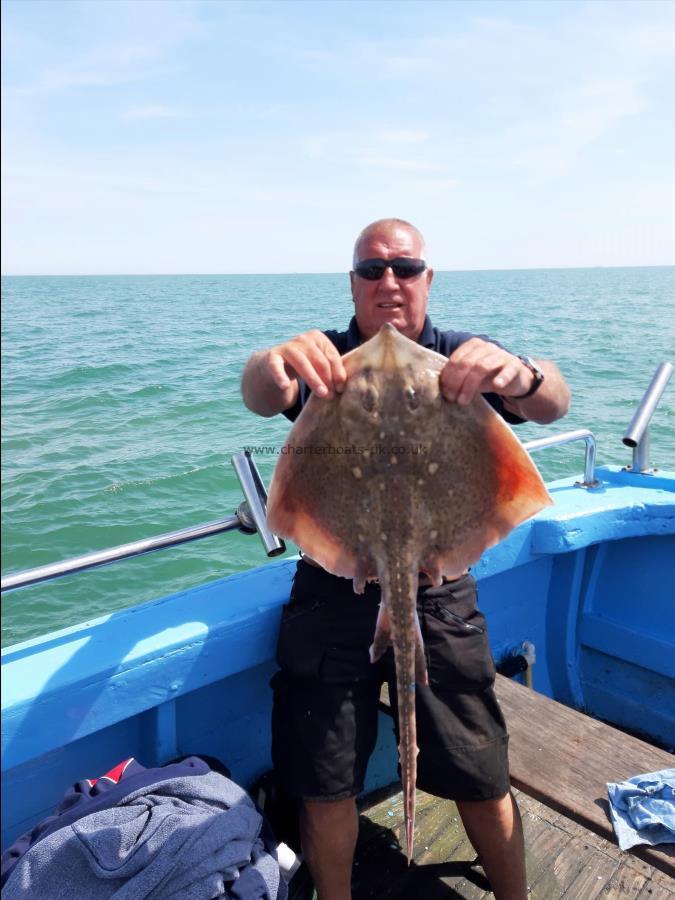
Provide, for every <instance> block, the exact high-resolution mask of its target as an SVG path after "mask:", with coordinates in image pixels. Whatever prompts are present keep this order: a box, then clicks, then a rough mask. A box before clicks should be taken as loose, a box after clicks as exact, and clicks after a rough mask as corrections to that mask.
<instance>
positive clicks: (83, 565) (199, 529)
mask: <svg viewBox="0 0 675 900" xmlns="http://www.w3.org/2000/svg"><path fill="white" fill-rule="evenodd" d="M240 525H241V522H240V520H239V517H238V516H228V517H227V518H226V519H216V520H215V521H214V522H206V523H205V524H204V525H195V526H194V527H192V528H182V529H180V531H169V532H167V533H166V534H160V535H157V536H156V537H153V538H144V539H143V540H140V541H132V542H131V543H129V544H120V546H118V547H110V548H108V549H107V550H98V551H96V552H94V553H87V554H86V555H85V556H77V557H74V558H73V559H67V560H64V561H63V562H57V563H51V564H50V565H47V566H38V567H37V568H35V569H28V570H27V571H25V572H18V573H17V574H16V575H8V576H7V577H6V578H3V579H2V583H1V588H0V589H1V590H2V591H12V590H15V589H16V588H21V587H28V585H30V584H39V583H40V582H41V581H50V580H51V579H52V578H61V577H62V576H63V575H71V574H73V573H74V572H82V571H84V570H85V569H94V568H96V567H98V566H107V565H108V564H109V563H112V562H117V561H118V560H121V559H131V558H132V557H134V556H141V555H142V554H143V553H151V552H152V551H153V550H162V549H163V548H165V547H176V546H178V545H179V544H186V543H188V541H196V540H199V539H200V538H205V537H210V536H211V535H213V534H222V533H223V532H225V531H233V530H234V529H236V528H239V527H240Z"/></svg>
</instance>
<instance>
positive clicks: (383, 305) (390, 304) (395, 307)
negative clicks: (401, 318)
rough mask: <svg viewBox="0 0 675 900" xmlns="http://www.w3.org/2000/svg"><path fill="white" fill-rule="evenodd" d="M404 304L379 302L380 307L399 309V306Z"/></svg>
mask: <svg viewBox="0 0 675 900" xmlns="http://www.w3.org/2000/svg"><path fill="white" fill-rule="evenodd" d="M401 306H403V304H402V303H378V304H377V308H378V309H399V307H401Z"/></svg>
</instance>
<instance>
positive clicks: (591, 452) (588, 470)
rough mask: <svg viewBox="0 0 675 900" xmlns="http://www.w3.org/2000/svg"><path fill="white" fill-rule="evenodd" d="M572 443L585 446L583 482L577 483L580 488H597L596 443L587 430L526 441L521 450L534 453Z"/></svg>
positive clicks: (582, 429)
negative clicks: (581, 442) (575, 442)
mask: <svg viewBox="0 0 675 900" xmlns="http://www.w3.org/2000/svg"><path fill="white" fill-rule="evenodd" d="M573 441H583V442H584V444H585V445H586V455H585V458H584V480H583V481H581V482H577V484H579V485H580V486H581V487H587V488H592V487H597V485H598V484H599V482H598V481H597V479H596V477H595V453H596V443H595V436H594V435H593V432H591V431H589V430H588V428H577V429H576V430H575V431H565V432H563V433H562V434H554V435H553V436H552V437H545V438H538V439H537V440H536V441H527V443H525V444H523V448H524V449H525V450H527V452H528V453H536V452H537V451H538V450H544V449H545V448H546V447H557V446H559V445H561V444H570V443H572V442H573Z"/></svg>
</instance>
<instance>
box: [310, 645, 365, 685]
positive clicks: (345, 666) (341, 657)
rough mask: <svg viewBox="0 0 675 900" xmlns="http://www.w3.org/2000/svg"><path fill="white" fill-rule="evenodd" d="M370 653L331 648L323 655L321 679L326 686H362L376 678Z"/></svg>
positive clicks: (359, 649) (351, 649)
mask: <svg viewBox="0 0 675 900" xmlns="http://www.w3.org/2000/svg"><path fill="white" fill-rule="evenodd" d="M374 670H375V666H373V665H372V664H371V662H370V657H369V655H368V651H367V650H365V649H362V648H358V647H329V648H328V649H327V650H326V652H325V653H324V654H323V658H322V660H321V664H320V667H319V677H320V678H321V681H322V682H324V684H362V683H364V682H366V681H370V680H372V679H373V678H374V677H375V671H374Z"/></svg>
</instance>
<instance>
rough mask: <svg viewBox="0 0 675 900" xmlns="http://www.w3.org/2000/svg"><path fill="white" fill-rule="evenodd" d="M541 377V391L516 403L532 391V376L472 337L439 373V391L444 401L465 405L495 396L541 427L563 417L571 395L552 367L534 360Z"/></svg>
mask: <svg viewBox="0 0 675 900" xmlns="http://www.w3.org/2000/svg"><path fill="white" fill-rule="evenodd" d="M537 365H538V366H539V367H540V368H541V370H542V372H543V373H544V381H543V383H542V385H541V387H540V388H539V389H538V390H537V392H536V393H535V394H533V395H532V396H531V397H527V398H526V399H524V400H519V399H518V397H519V395H521V394H525V393H527V391H529V389H530V388H531V387H532V383H533V379H534V375H533V374H532V372H531V371H530V369H529V368H528V367H527V366H526V365H525V363H523V362H522V360H520V359H519V358H518V357H517V356H514V355H513V354H512V353H509V352H508V350H504V349H503V348H502V347H498V346H497V345H496V344H492V343H490V342H489V341H485V340H483V339H482V338H478V337H474V338H471V339H470V340H468V341H465V342H464V343H463V344H462V345H461V346H460V347H458V348H457V350H455V352H454V353H453V354H452V356H451V357H450V359H449V360H448V361H447V363H446V365H445V368H444V369H443V371H442V372H441V391H442V393H443V396H444V397H445V398H446V400H450V401H451V402H455V401H456V402H457V403H460V404H463V405H464V404H468V403H470V402H471V400H472V399H473V397H474V396H475V395H476V394H478V393H481V394H485V393H490V392H494V393H496V394H499V395H501V397H503V399H504V405H505V406H506V408H507V409H508V410H509V411H510V412H513V413H515V414H516V415H517V416H520V417H521V418H523V419H529V420H530V421H532V422H538V423H540V424H542V425H545V424H548V423H549V422H555V420H556V419H559V418H560V417H561V416H564V415H565V413H566V412H567V410H568V409H569V405H570V391H569V388H568V387H567V384H566V382H565V379H564V378H563V377H562V375H561V374H560V371H559V370H558V367H557V366H556V365H555V363H552V362H548V361H545V360H543V361H542V360H537Z"/></svg>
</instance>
